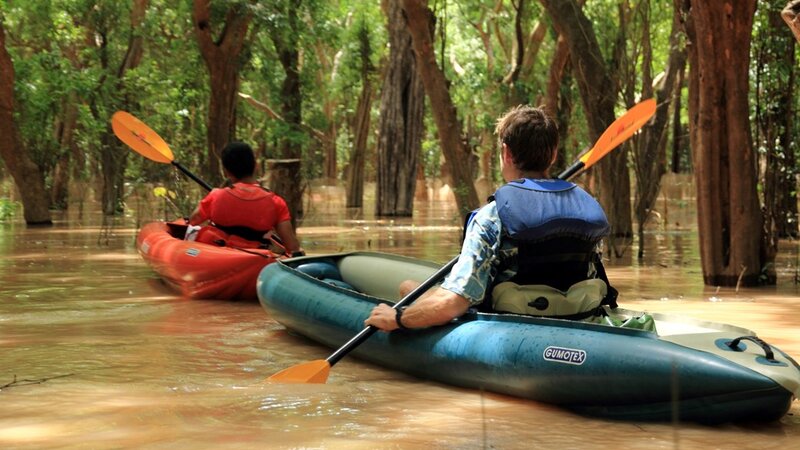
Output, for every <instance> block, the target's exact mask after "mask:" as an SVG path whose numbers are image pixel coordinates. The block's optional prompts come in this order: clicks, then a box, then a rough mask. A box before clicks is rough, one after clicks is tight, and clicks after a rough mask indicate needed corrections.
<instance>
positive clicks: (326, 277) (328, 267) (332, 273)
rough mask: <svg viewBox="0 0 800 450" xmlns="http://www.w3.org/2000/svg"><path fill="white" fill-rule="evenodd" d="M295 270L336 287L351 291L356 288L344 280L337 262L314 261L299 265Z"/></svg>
mask: <svg viewBox="0 0 800 450" xmlns="http://www.w3.org/2000/svg"><path fill="white" fill-rule="evenodd" d="M295 270H297V271H298V272H302V273H304V274H306V275H308V276H310V277H313V278H316V279H318V280H322V281H324V282H326V283H328V284H331V285H333V286H336V287H340V288H343V289H349V290H351V291H355V290H356V289H355V288H354V287H353V286H351V285H350V284H348V283H346V282H345V281H343V280H342V275H341V274H340V273H339V268H338V267H336V264H334V263H333V262H329V261H312V262H308V263H304V264H300V265H298V266H297V267H295Z"/></svg>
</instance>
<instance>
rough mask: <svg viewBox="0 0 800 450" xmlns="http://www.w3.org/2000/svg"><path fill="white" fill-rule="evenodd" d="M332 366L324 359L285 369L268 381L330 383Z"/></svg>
mask: <svg viewBox="0 0 800 450" xmlns="http://www.w3.org/2000/svg"><path fill="white" fill-rule="evenodd" d="M330 371H331V365H330V363H329V362H328V361H326V360H324V359H317V360H314V361H309V362H307V363H303V364H298V365H296V366H292V367H289V368H288V369H283V370H281V371H280V372H278V373H276V374H275V375H272V376H271V377H269V378H267V381H275V382H278V383H320V384H324V383H325V382H326V381H328V373H330Z"/></svg>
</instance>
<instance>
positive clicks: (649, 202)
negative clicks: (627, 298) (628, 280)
mask: <svg viewBox="0 0 800 450" xmlns="http://www.w3.org/2000/svg"><path fill="white" fill-rule="evenodd" d="M643 27H644V32H645V34H646V36H645V37H644V39H643V41H645V44H644V46H643V47H644V52H643V53H644V55H645V58H644V62H643V63H642V65H643V66H646V67H647V69H646V70H643V72H644V73H645V74H646V76H643V77H642V78H643V83H644V84H645V85H644V86H643V87H642V97H645V98H647V97H651V96H653V94H654V93H653V89H652V87H651V86H652V77H651V76H650V70H649V69H650V66H651V57H652V47H651V46H650V35H649V31H648V30H649V23H647V22H646V23H644V24H643ZM680 33H682V31H681V27H680V20H679V15H678V12H677V11H675V13H674V14H673V20H672V32H671V33H670V46H669V48H670V52H669V58H668V59H667V67H666V74H665V76H664V78H663V79H662V80H661V81H660V85H659V86H658V87H657V88H656V89H655V97H656V103H657V104H658V105H661V106H660V107H659V108H658V109H657V110H656V113H655V118H654V119H653V120H652V123H651V124H650V126H647V127H645V128H644V129H643V130H642V132H641V134H640V136H639V140H638V141H637V145H636V146H635V148H634V158H633V160H634V165H635V169H636V186H637V189H636V199H635V202H634V211H635V213H636V219H637V226H638V229H637V234H638V237H639V254H638V257H639V258H642V257H644V228H645V225H646V223H647V220H648V218H649V216H650V211H651V209H652V208H653V205H654V204H655V201H656V199H657V198H658V193H659V191H660V190H661V177H663V176H664V174H665V173H666V172H667V167H666V148H667V132H668V130H669V129H668V125H669V108H668V104H669V100H670V99H671V98H673V95H672V92H673V89H674V87H675V84H676V82H675V80H676V78H677V76H678V74H679V73H680V72H681V71H683V66H684V65H685V63H686V52H685V50H684V49H683V48H682V46H681V43H680V39H679V35H680Z"/></svg>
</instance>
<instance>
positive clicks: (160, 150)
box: [111, 111, 175, 164]
mask: <svg viewBox="0 0 800 450" xmlns="http://www.w3.org/2000/svg"><path fill="white" fill-rule="evenodd" d="M111 128H112V129H113V130H114V134H116V135H117V137H118V138H119V140H121V141H122V142H124V143H125V144H126V145H127V146H128V147H130V148H132V149H133V150H135V151H136V152H137V153H139V154H140V155H142V156H144V157H145V158H147V159H151V160H153V161H155V162H160V163H167V164H170V163H172V161H173V160H174V159H175V158H174V157H173V156H172V150H170V149H169V146H168V145H167V143H166V142H164V140H163V139H161V136H159V135H158V134H156V132H155V131H153V130H151V129H150V127H148V126H147V125H145V124H144V122H142V121H141V120H139V119H137V118H136V117H134V116H133V115H131V114H130V113H127V112H125V111H117V112H115V113H114V115H113V116H111Z"/></svg>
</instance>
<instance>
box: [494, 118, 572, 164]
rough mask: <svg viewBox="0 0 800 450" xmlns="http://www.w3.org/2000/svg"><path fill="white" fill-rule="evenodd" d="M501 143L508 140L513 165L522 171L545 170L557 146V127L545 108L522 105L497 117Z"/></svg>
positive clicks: (505, 142) (551, 160) (550, 162)
mask: <svg viewBox="0 0 800 450" xmlns="http://www.w3.org/2000/svg"><path fill="white" fill-rule="evenodd" d="M495 133H496V134H497V140H498V144H499V145H502V144H506V145H507V146H508V149H509V150H510V151H511V156H512V158H513V159H514V165H515V166H516V167H517V169H519V170H523V171H546V170H547V169H549V168H550V165H551V164H552V163H553V157H554V156H555V152H556V151H557V150H558V127H557V126H556V123H555V121H553V119H551V118H550V117H549V116H548V115H547V113H545V112H544V109H543V108H534V107H532V106H528V105H519V106H517V107H515V108H511V109H510V110H509V111H508V112H506V113H505V114H504V115H503V117H501V118H500V119H498V121H497V127H496V128H495Z"/></svg>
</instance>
